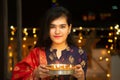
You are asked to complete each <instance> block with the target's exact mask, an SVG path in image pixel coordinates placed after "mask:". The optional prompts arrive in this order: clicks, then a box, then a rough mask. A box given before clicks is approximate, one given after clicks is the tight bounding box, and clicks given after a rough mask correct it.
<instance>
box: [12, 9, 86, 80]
mask: <svg viewBox="0 0 120 80" xmlns="http://www.w3.org/2000/svg"><path fill="white" fill-rule="evenodd" d="M71 28H72V21H71V15H70V13H69V11H68V10H67V9H65V8H64V7H53V8H51V9H49V10H48V11H47V13H46V15H45V18H44V20H43V22H42V26H41V27H40V34H39V38H38V42H37V44H36V46H35V48H34V49H32V50H31V51H30V53H29V55H28V56H27V57H26V58H25V59H23V60H22V61H21V62H19V63H17V64H16V65H15V67H14V70H13V75H12V80H85V79H86V70H87V55H86V53H85V51H84V50H83V49H82V48H79V47H77V45H76V44H75V43H74V42H75V40H73V39H74V38H73V36H72V32H71ZM58 63H59V64H72V65H75V72H74V74H72V75H58V76H55V75H52V76H51V75H50V74H49V69H48V68H46V66H47V65H49V64H58Z"/></svg>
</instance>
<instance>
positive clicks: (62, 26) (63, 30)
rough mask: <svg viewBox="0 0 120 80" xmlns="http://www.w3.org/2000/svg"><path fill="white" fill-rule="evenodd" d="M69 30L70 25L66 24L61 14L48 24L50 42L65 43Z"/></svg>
mask: <svg viewBox="0 0 120 80" xmlns="http://www.w3.org/2000/svg"><path fill="white" fill-rule="evenodd" d="M70 31H71V25H70V26H69V25H68V23H67V19H66V17H63V16H62V17H59V18H57V19H55V20H53V21H52V22H51V24H50V38H51V40H52V43H54V44H61V43H66V40H67V36H68V35H69V33H70Z"/></svg>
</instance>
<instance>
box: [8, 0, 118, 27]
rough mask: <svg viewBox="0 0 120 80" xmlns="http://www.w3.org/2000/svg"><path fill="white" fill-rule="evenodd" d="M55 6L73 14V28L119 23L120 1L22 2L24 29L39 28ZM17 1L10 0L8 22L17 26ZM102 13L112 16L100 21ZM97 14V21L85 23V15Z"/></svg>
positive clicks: (25, 0)
mask: <svg viewBox="0 0 120 80" xmlns="http://www.w3.org/2000/svg"><path fill="white" fill-rule="evenodd" d="M54 5H59V6H64V7H66V8H68V9H69V11H70V12H71V13H72V19H73V26H75V27H76V26H80V25H83V26H84V25H87V26H93V27H96V26H99V25H103V26H105V25H111V24H114V23H119V21H120V19H119V12H120V9H119V8H120V3H119V0H57V1H56V3H52V0H22V25H23V27H32V26H34V27H38V26H39V21H40V18H41V17H42V16H43V14H44V13H45V12H46V10H47V9H49V8H50V7H53V6H54ZM114 5H117V6H118V9H117V10H113V9H112V6H114ZM16 10H17V8H16V0H8V20H9V21H8V22H9V25H15V26H16V20H17V19H16V17H17V15H16ZM100 13H111V14H112V16H111V17H110V18H108V19H106V20H100V17H99V15H100ZM89 14H95V15H96V20H94V21H83V19H82V16H83V15H89Z"/></svg>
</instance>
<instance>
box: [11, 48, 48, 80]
mask: <svg viewBox="0 0 120 80" xmlns="http://www.w3.org/2000/svg"><path fill="white" fill-rule="evenodd" d="M39 65H47V59H46V53H45V50H44V49H40V48H34V49H33V50H31V51H30V53H29V55H28V56H27V57H26V58H24V59H23V60H22V61H20V62H18V63H17V64H16V65H15V66H14V69H13V74H12V79H11V80H35V79H34V73H33V72H34V70H35V69H36V68H37V67H38V66H39Z"/></svg>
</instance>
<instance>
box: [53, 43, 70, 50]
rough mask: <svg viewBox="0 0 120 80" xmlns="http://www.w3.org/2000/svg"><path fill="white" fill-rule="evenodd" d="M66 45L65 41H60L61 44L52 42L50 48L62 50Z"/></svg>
mask: <svg viewBox="0 0 120 80" xmlns="http://www.w3.org/2000/svg"><path fill="white" fill-rule="evenodd" d="M67 47H68V44H67V43H62V44H55V43H53V44H52V46H51V49H57V50H64V49H65V48H67Z"/></svg>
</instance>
